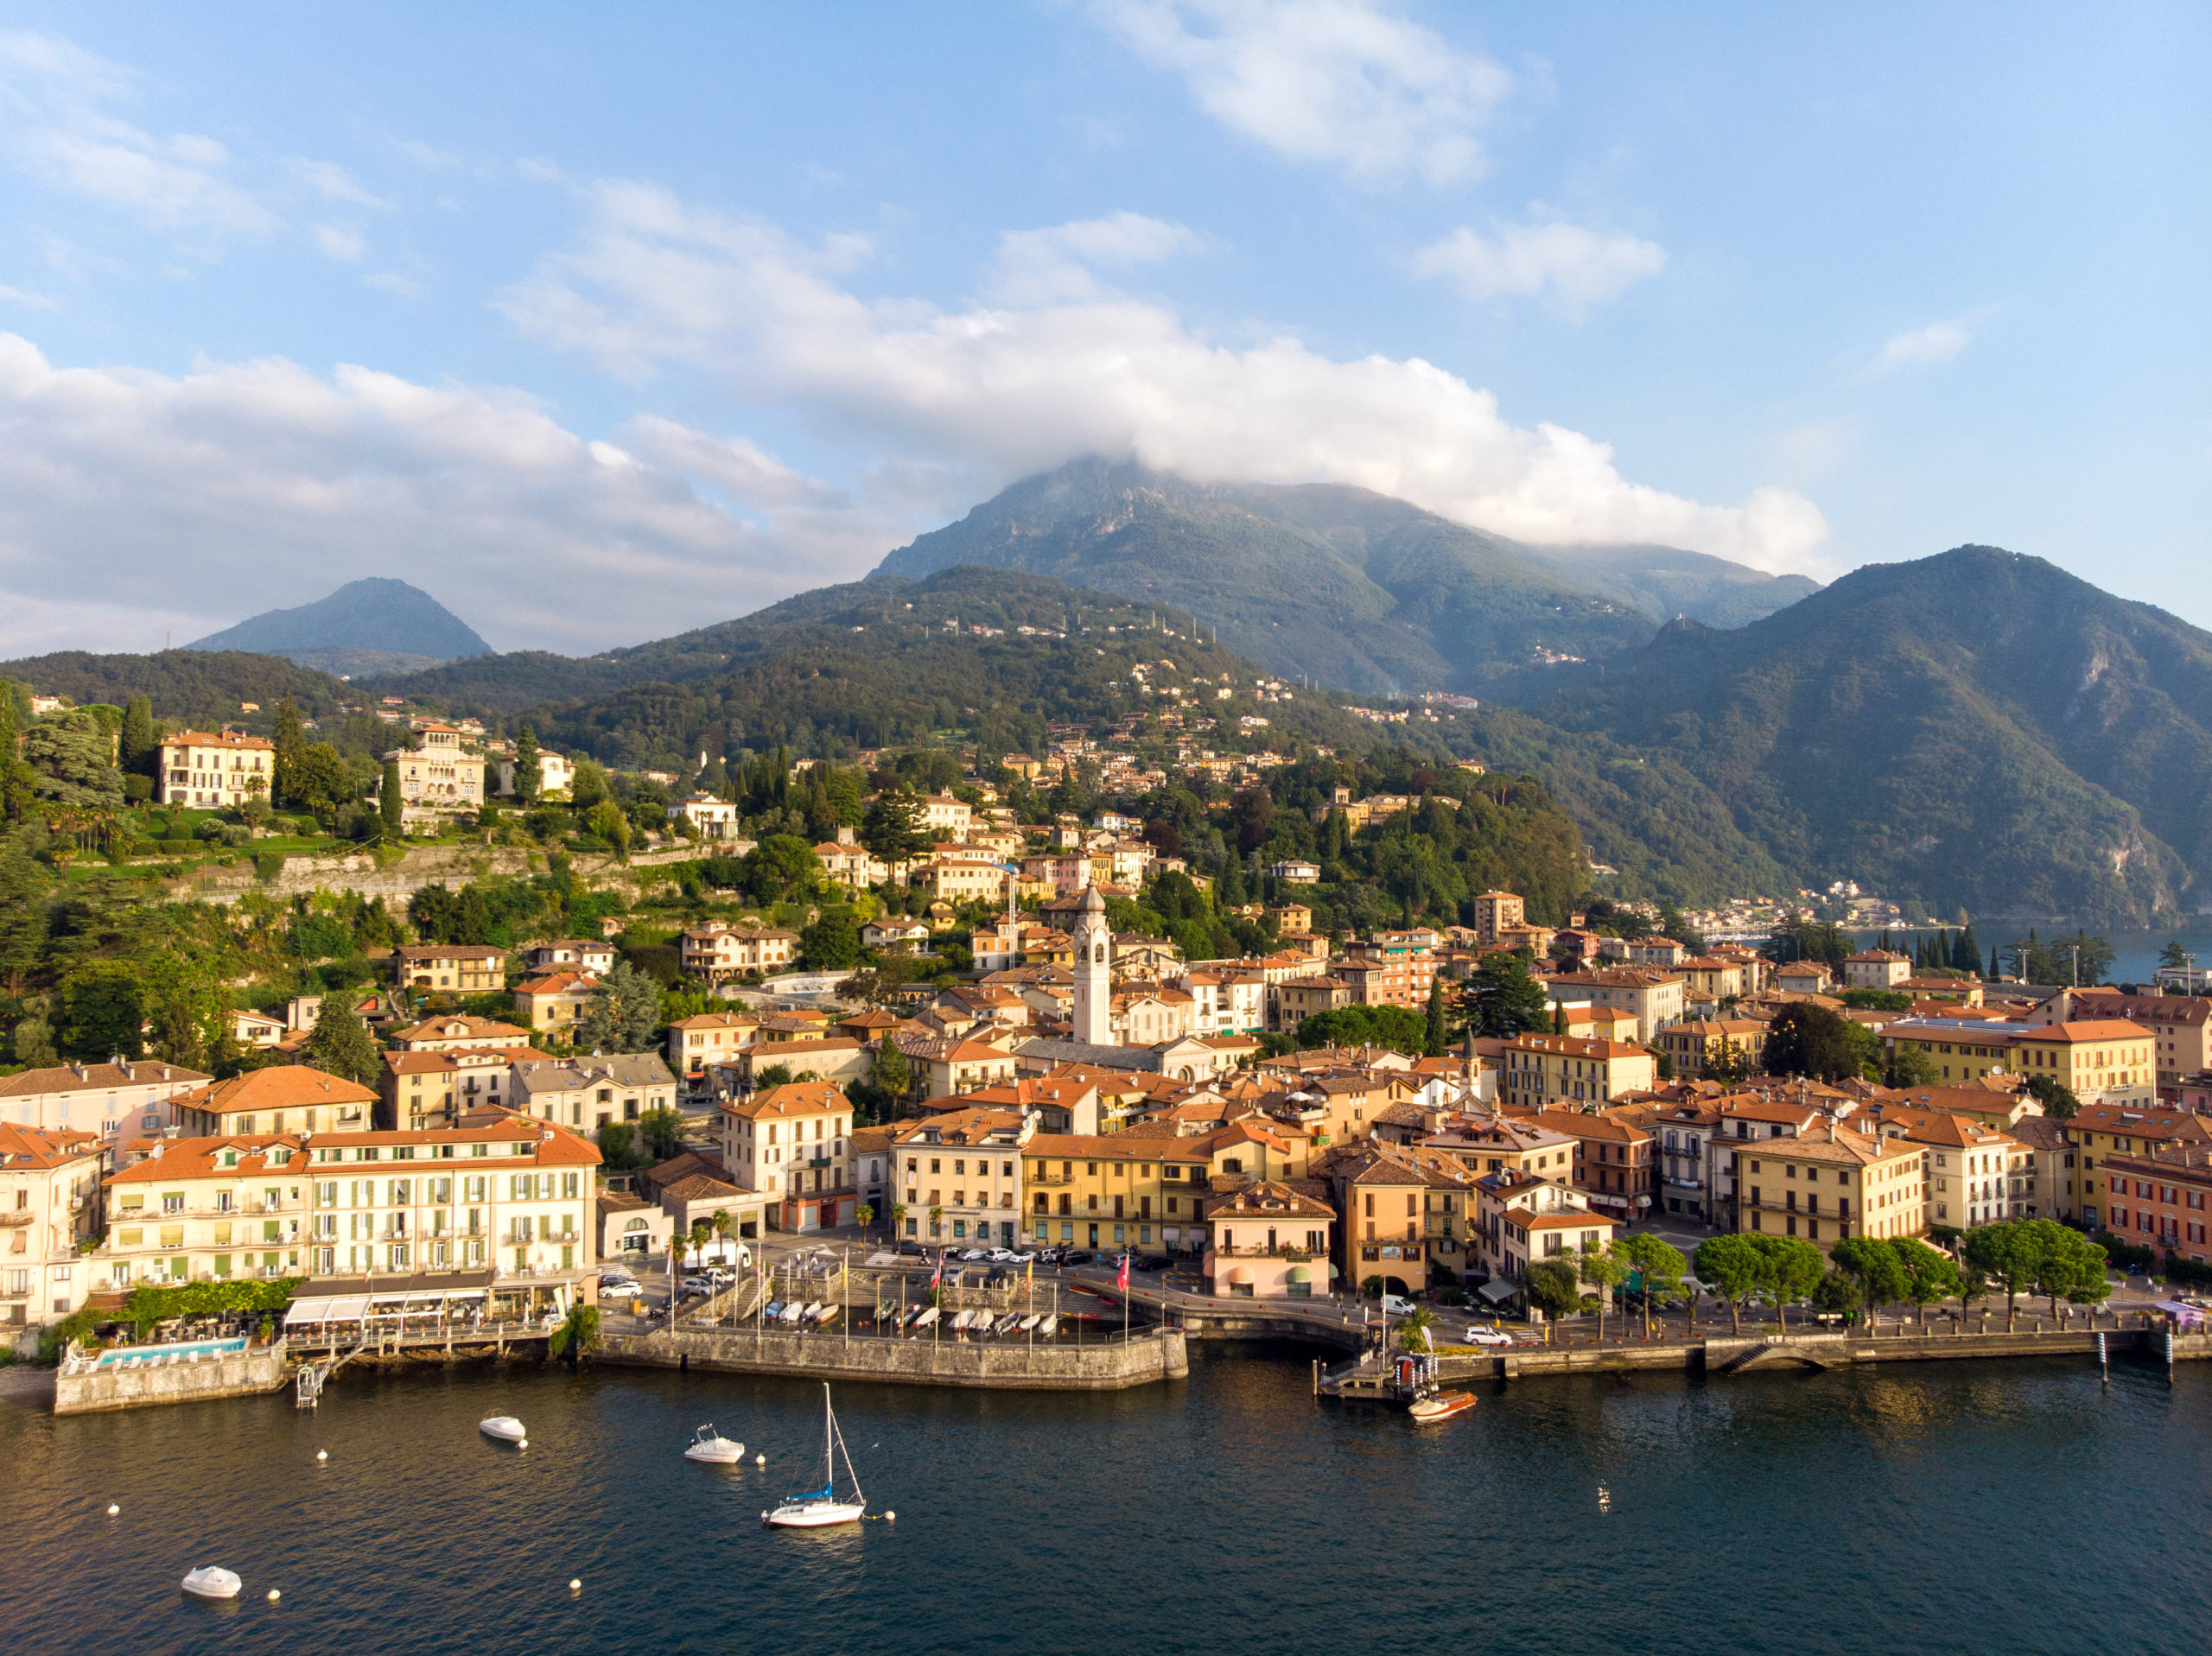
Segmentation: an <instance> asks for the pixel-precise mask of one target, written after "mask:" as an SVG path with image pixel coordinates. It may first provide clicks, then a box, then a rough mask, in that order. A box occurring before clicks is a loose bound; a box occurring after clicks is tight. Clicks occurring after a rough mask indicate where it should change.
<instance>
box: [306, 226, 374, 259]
mask: <svg viewBox="0 0 2212 1656" xmlns="http://www.w3.org/2000/svg"><path fill="white" fill-rule="evenodd" d="M315 245H316V246H317V247H319V248H321V250H322V256H323V257H325V258H330V259H336V260H338V261H339V262H340V263H344V264H351V263H353V262H354V261H355V260H357V259H359V257H361V255H362V254H363V253H365V252H366V251H368V244H367V243H366V242H365V241H363V240H362V239H361V238H360V235H359V232H356V231H351V230H341V229H340V228H339V227H338V226H337V225H321V226H320V227H319V228H318V229H317V230H316V231H315Z"/></svg>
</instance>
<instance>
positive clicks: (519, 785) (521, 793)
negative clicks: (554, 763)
mask: <svg viewBox="0 0 2212 1656" xmlns="http://www.w3.org/2000/svg"><path fill="white" fill-rule="evenodd" d="M540 775H541V771H540V766H539V764H538V752H537V731H536V730H535V729H534V728H532V727H531V726H529V725H524V726H523V727H522V734H521V735H519V736H518V737H516V738H515V797H516V798H517V799H519V800H520V801H522V803H524V804H525V805H534V804H536V803H537V786H538V782H539V779H540Z"/></svg>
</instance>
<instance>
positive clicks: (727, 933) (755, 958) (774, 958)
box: [678, 920, 798, 983]
mask: <svg viewBox="0 0 2212 1656" xmlns="http://www.w3.org/2000/svg"><path fill="white" fill-rule="evenodd" d="M795 949H798V933H797V932H795V931H781V930H777V929H776V928H774V927H772V926H732V925H730V924H728V923H727V922H724V921H720V920H716V921H710V922H709V923H707V924H706V925H703V926H694V927H692V928H691V929H690V930H687V931H686V932H685V933H684V934H683V937H682V939H681V948H680V950H679V955H678V958H679V959H680V961H681V962H682V965H683V969H684V970H685V971H687V972H690V973H692V974H695V975H696V976H698V977H702V978H704V979H706V980H707V981H708V982H709V983H721V982H725V981H727V980H729V979H731V978H739V977H747V976H752V975H754V974H761V975H765V974H767V973H770V972H779V971H782V970H784V969H785V968H787V967H789V966H790V965H791V957H792V953H793V951H794V950H795Z"/></svg>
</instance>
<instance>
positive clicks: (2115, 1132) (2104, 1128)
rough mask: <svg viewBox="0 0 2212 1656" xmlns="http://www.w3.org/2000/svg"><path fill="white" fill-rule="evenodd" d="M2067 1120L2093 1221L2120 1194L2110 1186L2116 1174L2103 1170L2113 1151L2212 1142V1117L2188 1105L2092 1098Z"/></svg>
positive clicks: (2085, 1207)
mask: <svg viewBox="0 0 2212 1656" xmlns="http://www.w3.org/2000/svg"><path fill="white" fill-rule="evenodd" d="M2064 1126H2065V1130H2066V1138H2067V1141H2068V1142H2069V1144H2070V1145H2074V1146H2075V1149H2076V1150H2077V1152H2079V1154H2080V1156H2081V1158H2082V1166H2081V1175H2082V1222H2083V1223H2084V1224H2087V1225H2092V1226H2094V1225H2098V1224H2102V1223H2105V1222H2107V1221H2108V1220H2109V1217H2110V1209H2111V1205H2112V1202H2113V1201H2114V1200H2115V1199H2116V1198H2117V1196H2118V1193H2117V1192H2116V1191H2114V1190H2112V1189H2111V1188H2110V1186H2111V1183H2112V1177H2108V1176H2107V1173H2106V1172H2105V1171H2104V1164H2105V1163H2107V1162H2108V1161H2110V1160H2111V1159H2112V1158H2113V1157H2116V1156H2118V1157H2126V1156H2140V1155H2145V1154H2147V1153H2148V1152H2150V1151H2152V1149H2155V1148H2164V1147H2169V1146H2180V1147H2183V1148H2190V1147H2212V1117H2206V1116H2202V1115H2197V1114H2193V1113H2191V1112H2189V1111H2183V1110H2168V1109H2140V1108H2136V1107H2131V1106H2129V1105H2125V1104H2089V1105H2084V1106H2083V1107H2082V1108H2081V1109H2079V1110H2077V1111H2075V1114H2073V1115H2072V1116H2071V1117H2070V1118H2069V1119H2068V1120H2067V1121H2066V1122H2065V1123H2064ZM2113 1177H2116V1176H2113ZM2129 1177H2133V1175H2130V1176H2129Z"/></svg>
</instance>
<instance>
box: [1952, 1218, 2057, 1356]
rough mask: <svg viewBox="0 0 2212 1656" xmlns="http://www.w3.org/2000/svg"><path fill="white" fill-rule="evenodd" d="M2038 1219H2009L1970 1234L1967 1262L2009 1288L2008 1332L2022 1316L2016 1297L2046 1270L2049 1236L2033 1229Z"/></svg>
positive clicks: (1967, 1243)
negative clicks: (2045, 1251) (2044, 1256)
mask: <svg viewBox="0 0 2212 1656" xmlns="http://www.w3.org/2000/svg"><path fill="white" fill-rule="evenodd" d="M2036 1222H2037V1221H2033V1220H2011V1219H2008V1220H2004V1221H1999V1223H1997V1224H1994V1225H1984V1226H1982V1227H1981V1228H1980V1229H1978V1230H1970V1231H1968V1232H1967V1240H1966V1256H1967V1261H1968V1262H1969V1263H1970V1264H1972V1265H1973V1266H1974V1268H1975V1269H1976V1270H1978V1271H1980V1272H1981V1273H1982V1274H1983V1275H1985V1276H1986V1277H1987V1278H1989V1279H1990V1281H1992V1282H1993V1283H1998V1284H1999V1285H2002V1286H2003V1288H2004V1290H2005V1329H2006V1331H2007V1332H2008V1333H2009V1332H2010V1331H2011V1330H2012V1326H2013V1321H2014V1318H2015V1317H2017V1315H2018V1306H2017V1304H2016V1303H2015V1297H2016V1296H2017V1295H2018V1293H2019V1292H2020V1291H2021V1290H2022V1289H2024V1288H2026V1287H2028V1286H2029V1285H2031V1284H2032V1283H2034V1282H2036V1281H2037V1279H2038V1278H2039V1277H2040V1275H2041V1273H2042V1271H2043V1266H2044V1260H2043V1255H2044V1249H2045V1247H2047V1246H2048V1239H2047V1238H2046V1237H2045V1236H2044V1234H2043V1233H2042V1232H2040V1231H2037V1230H2033V1229H2031V1228H2030V1227H2031V1226H2032V1225H2033V1224H2035V1223H2036ZM2042 1222H2044V1223H2051V1222H2053V1221H2042Z"/></svg>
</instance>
